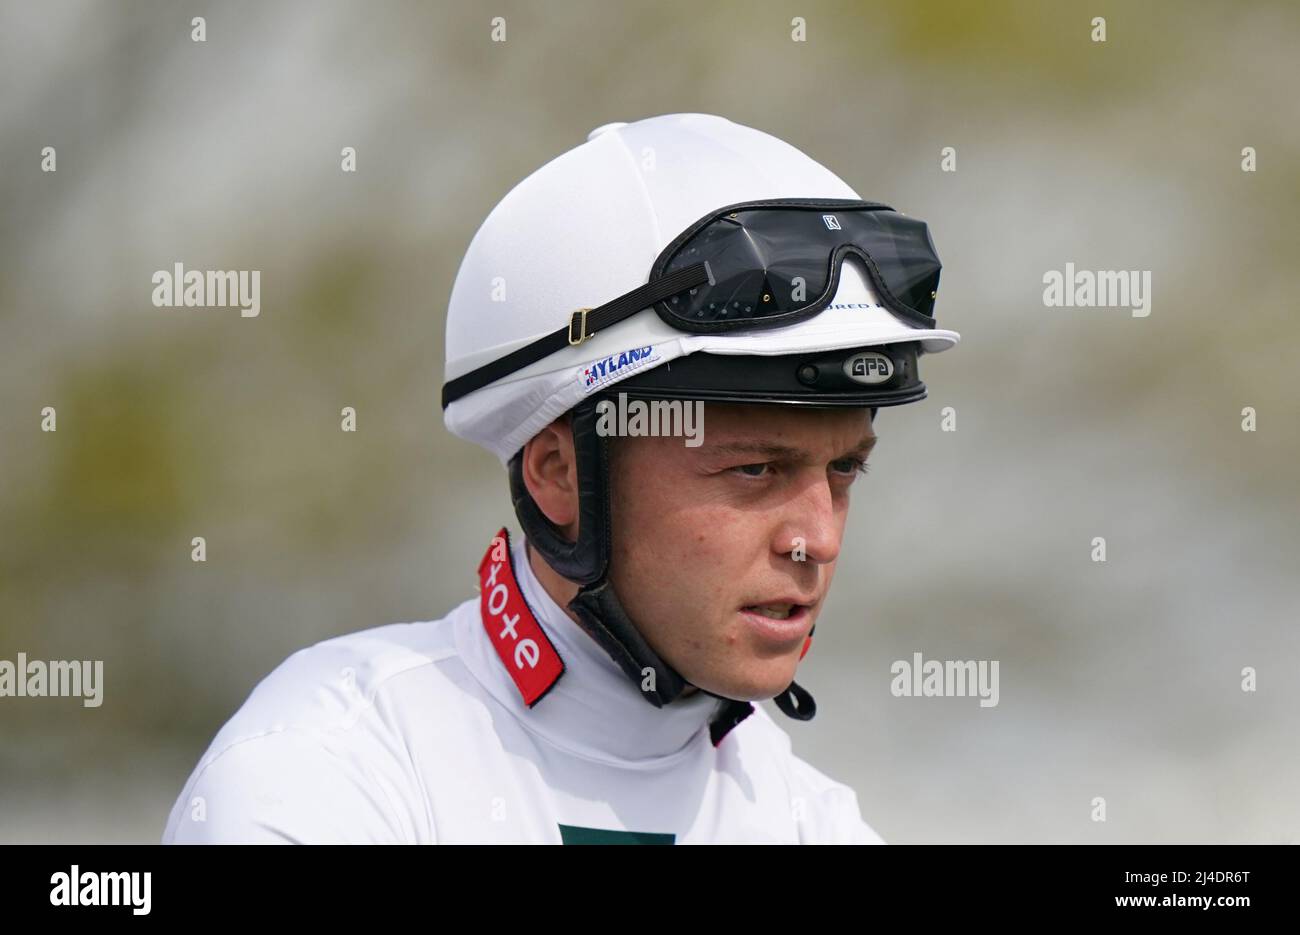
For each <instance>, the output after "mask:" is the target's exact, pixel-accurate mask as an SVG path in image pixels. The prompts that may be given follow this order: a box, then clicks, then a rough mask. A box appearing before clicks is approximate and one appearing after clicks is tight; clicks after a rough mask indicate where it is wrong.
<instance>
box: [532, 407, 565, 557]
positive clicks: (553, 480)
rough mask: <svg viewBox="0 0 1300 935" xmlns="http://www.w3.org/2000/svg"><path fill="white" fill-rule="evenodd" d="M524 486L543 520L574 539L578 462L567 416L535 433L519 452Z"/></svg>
mask: <svg viewBox="0 0 1300 935" xmlns="http://www.w3.org/2000/svg"><path fill="white" fill-rule="evenodd" d="M522 467H523V475H524V486H525V487H527V488H528V493H529V494H530V495H531V496H532V498H533V501H534V502H535V503H536V504H537V507H538V509H540V510H541V511H542V515H544V516H545V517H546V518H547V519H549V520H550V521H551V522H552V523H553V524H554V525H555V526H557V527H558V528H559V529H561V530H562V531H563V532H564V535H565V538H567V539H568V540H569V541H570V542H576V541H577V538H578V461H577V458H576V456H575V454H574V450H573V427H572V425H571V423H570V421H569V417H568V416H567V415H565V416H562V417H561V418H559V419H556V420H555V421H554V422H552V423H551V424H550V425H548V426H546V428H544V429H542V430H541V431H540V432H538V433H537V434H536V435H535V436H534V437H533V438H532V439H531V440H530V441H529V442H528V443H527V444H526V445H524V453H523V464H522Z"/></svg>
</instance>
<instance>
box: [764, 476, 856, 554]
mask: <svg viewBox="0 0 1300 935" xmlns="http://www.w3.org/2000/svg"><path fill="white" fill-rule="evenodd" d="M786 509H787V518H786V520H785V522H784V523H782V525H781V529H780V530H779V531H778V533H777V540H776V541H775V542H774V543H773V546H774V547H775V548H776V550H777V551H778V552H780V553H781V554H783V555H789V556H791V557H792V558H794V559H795V560H796V561H806V562H811V563H812V564H816V565H824V564H828V563H830V562H833V561H835V560H836V559H837V558H839V555H840V542H841V541H842V539H843V532H844V530H843V528H842V524H841V523H840V518H839V515H838V513H837V510H836V505H835V495H834V493H833V492H832V491H831V486H830V481H829V480H827V479H826V478H825V477H822V478H821V479H820V480H814V481H810V482H809V483H807V484H805V485H803V486H802V487H801V488H799V491H798V493H797V494H796V495H795V496H794V497H792V498H791V500H790V502H789V504H787V507H786Z"/></svg>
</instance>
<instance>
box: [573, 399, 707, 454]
mask: <svg viewBox="0 0 1300 935" xmlns="http://www.w3.org/2000/svg"><path fill="white" fill-rule="evenodd" d="M596 434H597V435H606V436H608V435H614V436H647V435H650V436H664V437H669V438H673V437H677V436H681V437H683V438H684V439H685V440H686V447H687V448H698V447H700V445H702V444H703V443H704V400H702V399H694V400H682V399H651V400H645V399H634V400H632V401H631V402H628V399H627V394H626V393H619V394H618V402H617V403H615V402H614V401H613V400H612V399H602V400H600V401H599V402H597V403H596Z"/></svg>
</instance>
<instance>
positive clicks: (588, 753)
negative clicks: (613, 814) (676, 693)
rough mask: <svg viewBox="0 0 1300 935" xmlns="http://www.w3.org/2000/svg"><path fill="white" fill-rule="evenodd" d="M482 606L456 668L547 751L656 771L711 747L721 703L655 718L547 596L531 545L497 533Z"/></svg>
mask: <svg viewBox="0 0 1300 935" xmlns="http://www.w3.org/2000/svg"><path fill="white" fill-rule="evenodd" d="M479 583H480V606H479V609H478V613H476V614H473V615H471V619H470V620H469V622H468V625H465V626H461V627H458V628H457V634H456V639H457V644H458V646H459V648H460V651H461V656H462V658H464V659H465V661H466V664H467V665H468V666H469V668H470V670H471V671H472V672H473V674H474V676H475V677H476V678H477V679H478V681H479V682H480V683H482V685H483V686H484V687H485V688H486V689H487V690H488V691H489V692H490V693H491V694H492V696H493V697H494V698H496V700H497V701H499V702H500V703H501V704H503V705H505V706H506V707H507V708H508V709H510V710H511V711H513V712H514V713H515V714H516V716H517V717H518V718H519V720H520V721H521V722H522V723H523V725H524V726H525V727H526V728H527V729H528V730H529V731H531V732H533V733H535V734H538V735H540V736H541V737H542V738H544V739H545V740H546V741H547V742H549V743H550V744H552V745H553V746H556V747H559V748H561V749H564V750H566V751H568V752H570V753H573V754H576V755H578V756H581V757H584V758H586V759H590V760H596V761H599V762H605V763H611V764H615V765H619V766H638V765H643V766H650V765H653V766H659V765H662V764H663V762H664V761H665V760H666V759H675V758H677V757H679V756H685V755H686V754H687V753H688V752H689V750H690V749H691V748H692V747H693V746H694V745H695V744H697V743H706V744H707V743H709V739H710V734H709V725H710V722H711V721H712V720H713V719H714V717H715V716H716V715H718V714H719V713H722V712H721V709H722V708H723V706H724V701H723V700H722V699H719V698H717V697H715V696H713V695H709V694H706V693H704V692H697V693H695V694H693V695H690V696H688V697H684V698H678V699H677V700H675V701H673V702H672V703H671V704H668V705H665V706H664V707H662V708H656V707H654V706H653V705H650V704H647V702H646V699H645V698H643V697H641V693H640V689H639V688H638V687H637V686H636V685H635V684H634V683H633V682H632V681H631V680H630V679H629V678H628V677H627V675H625V674H624V672H623V671H622V669H620V668H619V667H618V665H617V664H616V663H615V662H614V660H613V659H612V658H610V656H609V655H608V654H607V653H606V652H605V650H604V649H602V648H601V646H600V645H599V644H598V643H596V641H595V640H594V639H592V637H590V636H589V635H588V634H587V632H586V631H585V630H583V629H582V627H581V626H580V625H579V624H578V623H576V622H575V621H574V620H573V619H572V618H570V617H569V615H568V614H567V613H565V611H564V609H563V608H561V607H560V606H559V605H558V604H556V603H555V601H553V600H552V599H551V597H550V595H549V594H547V593H546V590H545V589H544V588H543V587H542V585H541V583H540V582H539V581H538V580H537V577H536V576H535V575H534V574H533V570H532V567H531V566H530V564H529V562H528V552H527V543H526V541H525V540H524V539H522V538H520V539H519V540H518V541H517V542H514V543H511V542H510V540H509V534H508V532H507V531H506V530H505V529H502V530H501V531H500V532H499V533H497V536H496V537H495V538H494V539H493V544H492V545H491V546H489V548H488V551H487V554H485V555H484V557H483V561H482V563H481V564H480V566H479Z"/></svg>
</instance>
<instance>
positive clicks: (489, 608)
mask: <svg viewBox="0 0 1300 935" xmlns="http://www.w3.org/2000/svg"><path fill="white" fill-rule="evenodd" d="M478 581H479V617H480V618H481V619H482V621H483V629H484V630H486V631H487V635H488V640H489V641H491V643H492V645H493V647H495V649H496V651H497V655H498V656H499V657H500V658H501V664H502V665H504V666H505V667H506V672H508V673H509V674H510V678H511V679H513V680H514V683H515V687H516V688H518V689H519V694H521V695H522V696H523V699H524V704H526V705H528V706H529V707H530V708H531V707H532V706H533V705H535V704H537V702H539V701H540V700H541V699H542V697H543V696H544V695H545V694H546V693H547V692H548V691H550V690H551V687H552V686H553V685H554V684H555V683H556V682H557V681H559V679H560V676H561V675H563V674H564V660H563V659H561V658H560V654H559V653H558V652H556V650H555V646H553V645H552V644H551V640H550V637H548V636H547V635H546V631H545V630H543V629H542V625H541V624H540V623H538V622H537V618H536V617H535V616H534V615H533V611H532V608H530V607H529V606H528V602H527V601H526V600H524V594H523V591H522V590H520V588H519V581H518V579H516V578H515V568H514V560H513V559H512V558H511V554H510V533H509V531H508V530H507V529H506V528H505V527H502V528H501V531H500V532H498V533H497V534H496V535H495V536H494V537H493V539H492V544H491V545H489V546H488V550H487V553H486V554H485V555H484V556H483V561H481V562H479V564H478Z"/></svg>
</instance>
